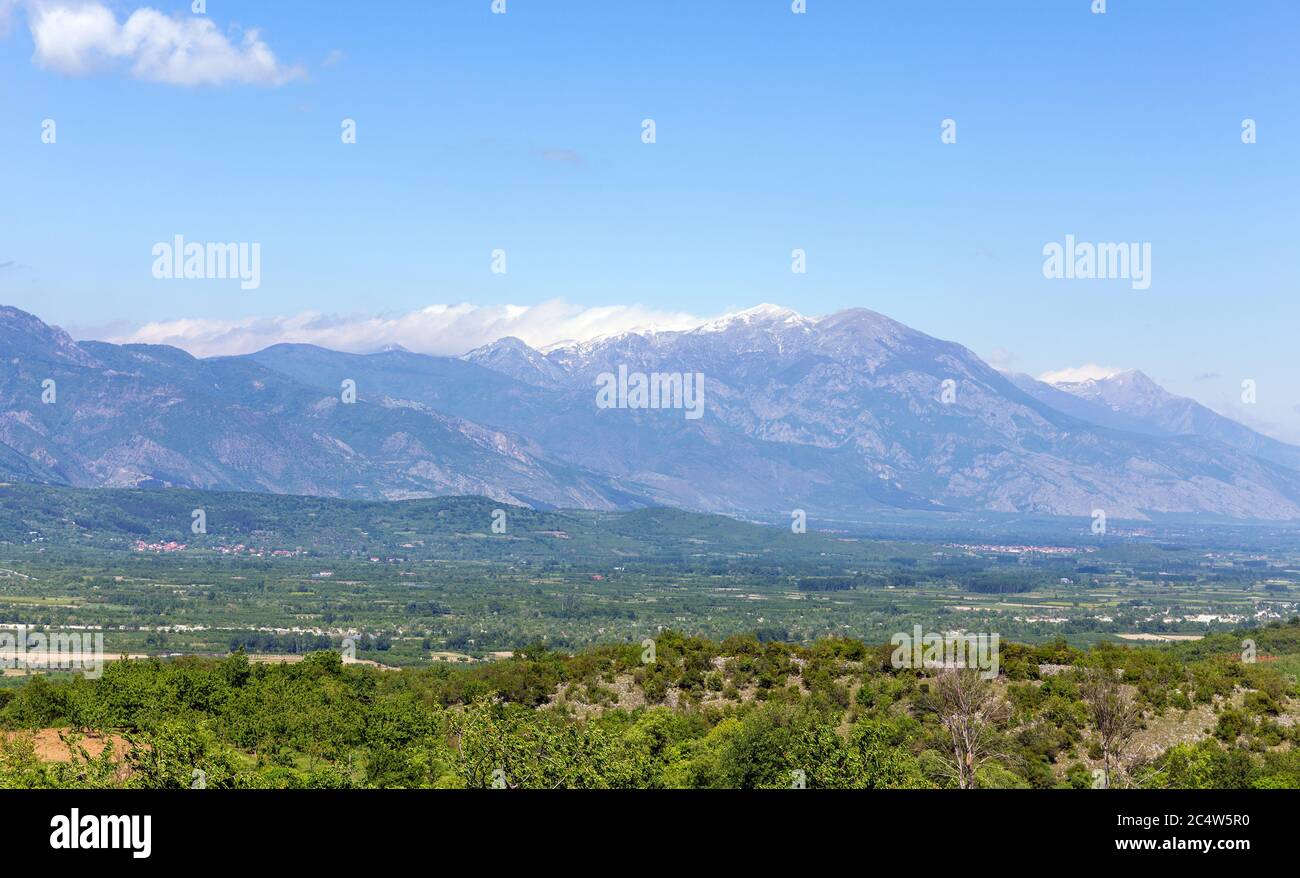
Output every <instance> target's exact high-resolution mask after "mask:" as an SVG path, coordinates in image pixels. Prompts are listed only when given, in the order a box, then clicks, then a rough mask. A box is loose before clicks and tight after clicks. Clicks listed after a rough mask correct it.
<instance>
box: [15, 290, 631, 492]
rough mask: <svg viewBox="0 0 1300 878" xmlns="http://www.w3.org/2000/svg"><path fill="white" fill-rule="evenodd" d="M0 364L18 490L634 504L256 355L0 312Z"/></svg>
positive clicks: (488, 433) (480, 438) (514, 451)
mask: <svg viewBox="0 0 1300 878" xmlns="http://www.w3.org/2000/svg"><path fill="white" fill-rule="evenodd" d="M0 351H3V355H2V356H0V467H4V468H5V470H7V471H8V473H9V474H10V475H14V476H17V477H22V478H32V479H36V480H42V481H51V482H57V483H63V484H70V485H77V486H97V487H98V486H115V487H122V486H135V485H148V484H158V485H178V486H186V487H197V488H221V489H230V490H243V491H271V492H276V493H297V494H318V495H325V496H346V497H360V498H386V499H393V498H404V497H420V496H434V495H441V494H483V495H485V496H490V497H494V498H497V499H501V500H505V501H513V502H522V503H529V504H542V505H556V506H579V507H592V508H611V507H616V506H627V505H635V504H636V498H635V496H634V495H632V494H630V493H629V492H628V491H626V490H624V489H621V488H618V487H615V486H613V485H612V484H610V483H609V482H608V480H606V479H604V478H603V477H601V476H599V475H597V474H594V473H590V472H587V471H584V470H582V469H580V468H576V467H573V466H570V465H567V464H563V463H559V462H556V461H551V460H547V459H546V457H545V455H544V454H542V453H541V452H540V450H539V449H537V448H536V447H535V446H534V445H533V444H532V443H529V442H528V441H527V440H523V439H520V438H519V437H514V436H509V435H507V434H505V433H502V432H500V431H497V430H489V429H486V428H484V427H482V426H480V425H478V424H474V423H470V422H467V421H464V420H462V419H459V418H456V417H454V416H450V415H447V414H443V413H441V412H437V411H433V410H431V409H429V408H427V407H424V406H419V405H415V404H411V403H402V402H394V401H392V400H390V399H387V398H382V399H381V398H379V396H378V394H377V393H375V392H373V391H371V390H370V389H369V388H367V387H366V386H365V385H364V384H360V385H359V386H358V401H357V402H356V403H355V404H352V405H346V404H344V403H343V402H342V401H341V394H340V392H339V386H340V380H334V382H333V388H332V391H333V392H326V391H324V390H322V389H318V388H316V387H311V386H308V385H306V384H303V383H300V382H298V381H295V380H293V379H292V377H290V376H288V375H285V374H283V373H281V372H276V371H272V370H270V369H267V368H265V367H263V366H261V365H258V364H257V363H256V362H255V361H254V360H252V359H250V358H223V359H211V360H198V359H195V358H194V357H191V356H190V355H189V354H187V353H185V352H183V351H180V350H178V349H176V348H171V347H161V346H151V345H126V346H117V345H111V344H105V343H102V342H82V343H80V344H74V343H73V342H72V341H71V340H70V339H69V338H68V337H67V335H66V334H64V333H63V332H62V331H60V330H57V329H52V328H50V327H46V326H44V324H41V323H40V322H39V321H35V318H32V317H31V316H30V315H27V314H24V313H22V312H20V311H16V310H14V309H0ZM325 353H329V352H325ZM331 356H334V355H332V354H331ZM375 356H376V357H380V358H382V357H400V356H410V355H402V354H379V355H375ZM449 362H451V363H453V364H454V365H455V366H459V367H462V368H465V369H470V368H472V367H470V366H468V365H467V364H463V363H456V362H455V361H449ZM485 375H486V377H487V378H489V379H491V378H493V377H495V376H493V375H492V373H485ZM47 379H50V380H53V381H54V385H53V386H54V390H55V393H56V399H55V401H54V402H53V403H52V404H46V403H44V402H43V401H42V382H44V381H45V380H47ZM15 461H20V462H24V463H25V464H26V466H27V469H28V471H27V472H23V471H22V470H21V469H20V467H19V466H18V465H16V464H15Z"/></svg>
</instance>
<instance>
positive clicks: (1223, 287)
mask: <svg viewBox="0 0 1300 878" xmlns="http://www.w3.org/2000/svg"><path fill="white" fill-rule="evenodd" d="M42 4H43V6H42ZM85 5H86V4H85V3H83V2H81V0H30V2H27V0H17V2H16V3H15V0H0V8H5V7H8V19H9V23H8V28H7V31H8V32H7V36H5V37H3V38H0V119H3V121H4V124H3V125H0V175H2V177H3V181H4V182H3V185H4V192H5V195H4V204H5V209H4V210H3V211H0V266H3V267H0V302H3V303H5V304H12V305H16V306H18V307H20V308H23V309H25V310H29V311H32V312H34V313H36V314H38V315H39V316H41V317H42V318H43V319H46V320H47V321H49V322H53V323H58V324H61V325H64V326H67V327H69V328H70V329H72V330H73V331H74V333H76V334H78V335H81V336H93V337H114V338H120V337H132V336H133V333H134V332H135V330H136V329H137V328H138V327H140V326H142V325H144V324H147V323H151V322H167V326H168V327H169V328H168V333H169V334H168V335H167V336H166V337H175V338H180V339H183V338H184V337H185V336H184V333H185V332H186V331H187V329H186V327H190V328H193V327H199V330H196V331H201V332H207V333H209V335H210V334H211V330H212V327H217V328H218V329H220V328H221V327H228V328H230V330H231V332H230V335H229V337H232V338H234V337H238V329H239V327H240V326H243V325H244V324H243V323H242V321H247V320H249V319H251V318H268V319H269V318H288V317H292V315H299V314H302V313H303V312H316V313H319V314H324V315H337V318H338V319H337V321H336V322H337V323H339V324H342V325H347V324H348V323H349V321H355V320H357V319H360V318H362V317H371V316H375V315H379V316H383V317H387V318H391V319H393V320H394V321H395V322H394V324H393V325H397V326H400V325H401V318H402V315H409V314H411V313H412V312H418V311H420V309H424V308H427V307H428V306H431V305H436V304H453V303H461V302H467V303H472V304H473V305H475V306H477V307H478V308H480V309H493V308H495V309H496V310H491V312H490V313H492V314H494V315H498V316H499V315H501V314H503V313H510V314H513V313H516V312H504V311H502V310H501V309H500V308H499V307H498V306H502V305H506V304H510V305H518V306H525V307H526V306H537V305H539V304H540V303H543V302H554V300H557V299H559V300H563V301H564V302H566V303H568V306H567V308H564V307H560V308H558V309H554V310H552V311H545V310H539V311H536V312H534V313H535V315H538V316H545V315H548V314H559V315H562V316H563V320H561V319H560V318H558V317H557V318H556V321H557V323H560V324H562V325H563V327H564V329H565V330H566V332H567V331H568V330H572V329H573V328H574V327H575V326H576V327H582V328H585V329H587V330H590V331H597V330H599V329H602V328H610V327H612V328H619V327H618V321H619V320H624V321H626V320H628V319H631V317H629V316H628V315H632V316H633V317H637V318H640V317H642V316H646V315H649V316H665V315H666V316H672V315H682V314H688V315H698V316H700V317H710V316H715V315H717V314H720V313H723V312H725V311H728V310H733V309H737V308H744V307H748V306H751V305H755V304H757V303H759V302H775V303H779V304H783V305H787V306H790V307H793V308H795V309H797V310H799V311H801V312H803V313H805V314H812V315H816V314H822V313H829V312H832V311H835V310H838V309H841V308H847V307H868V308H872V309H874V310H877V311H880V312H882V313H885V314H887V315H889V316H891V317H893V318H895V319H898V320H901V321H903V322H904V323H907V324H909V325H911V326H914V327H916V328H918V329H920V330H923V331H925V332H928V333H930V334H932V335H936V336H940V337H943V338H950V339H954V340H957V341H960V342H962V343H964V344H966V345H967V346H969V347H971V348H972V349H973V350H975V351H976V352H977V353H979V354H981V355H982V356H984V357H986V358H988V359H990V360H991V361H993V362H995V364H996V365H999V366H1002V367H1008V368H1012V369H1015V370H1018V371H1024V372H1030V373H1032V374H1040V373H1043V372H1046V371H1049V370H1058V369H1063V368H1067V367H1077V366H1082V365H1083V364H1086V363H1094V364H1100V365H1102V366H1110V367H1117V368H1118V367H1137V368H1141V369H1143V370H1144V371H1146V372H1147V373H1148V374H1150V375H1151V376H1152V377H1153V378H1155V379H1156V380H1158V381H1160V382H1161V383H1163V384H1164V385H1165V386H1167V387H1168V388H1169V389H1171V390H1173V391H1175V392H1179V393H1183V394H1186V395H1190V396H1194V397H1196V398H1198V399H1200V400H1201V401H1202V402H1205V403H1207V404H1209V405H1211V406H1213V407H1215V408H1217V409H1219V410H1221V411H1224V412H1226V413H1229V414H1232V415H1233V416H1235V417H1238V418H1240V419H1242V420H1244V421H1247V422H1249V423H1251V424H1252V425H1254V426H1256V427H1258V428H1260V429H1263V430H1265V431H1266V432H1270V433H1272V434H1274V435H1277V436H1279V437H1281V438H1287V439H1290V440H1292V441H1300V368H1298V367H1297V365H1296V364H1297V358H1296V356H1295V353H1294V349H1295V345H1296V333H1297V327H1300V295H1297V294H1298V293H1300V290H1298V289H1297V288H1298V287H1300V281H1297V266H1298V265H1300V258H1298V257H1300V245H1298V244H1297V240H1296V236H1297V231H1300V223H1298V222H1297V211H1296V204H1297V203H1300V198H1298V196H1300V170H1298V169H1300V162H1297V159H1298V158H1300V147H1298V144H1300V90H1298V88H1297V86H1300V53H1297V52H1296V50H1295V47H1296V45H1297V43H1300V4H1297V3H1295V2H1294V0H1259V2H1250V3H1242V4H1235V3H1234V4H1229V3H1223V2H1217V0H1216V2H1210V0H1181V2H1173V0H1170V2H1156V0H1108V2H1107V11H1106V13H1105V14H1104V15H1096V14H1093V13H1092V12H1091V11H1090V8H1089V7H1090V0H1023V2H1017V0H1005V2H1004V0H993V2H955V0H949V2H926V0H908V2H874V0H852V2H851V0H808V12H807V14H805V15H794V14H792V13H791V11H790V4H789V2H788V0H734V2H726V0H690V2H687V0H682V2H672V0H654V2H648V0H647V2H633V0H626V2H605V0H507V10H508V11H507V13H506V14H505V15H494V14H492V12H491V8H490V6H491V2H490V0H434V2H422V3H415V2H383V3H373V4H365V5H364V6H363V5H360V4H355V3H346V2H341V0H340V2H333V0H316V2H311V3H307V2H288V0H284V2H276V3H251V2H237V0H209V2H208V4H207V7H208V10H207V15H206V16H205V18H206V19H207V20H209V21H210V22H211V24H212V27H213V31H214V33H215V35H216V36H217V37H218V38H220V39H225V40H228V42H229V45H230V46H233V47H234V49H233V51H234V52H235V53H236V57H235V58H234V60H233V61H231V60H230V59H229V58H226V59H225V61H223V60H222V59H221V58H217V60H216V61H214V62H213V64H212V65H211V66H205V67H201V68H193V69H186V70H182V71H181V72H177V71H176V69H174V68H173V67H166V66H163V67H159V66H157V65H155V64H153V62H154V61H156V59H152V58H149V57H146V56H145V55H144V54H142V53H141V52H136V51H135V50H133V49H131V48H123V44H122V43H121V42H120V41H119V42H113V43H108V42H105V43H103V44H101V45H96V44H93V43H92V44H89V45H88V44H85V43H84V40H83V42H80V43H79V42H77V37H76V35H75V34H72V33H63V32H59V31H58V30H57V27H56V25H57V20H56V19H47V21H53V22H55V23H54V24H51V25H50V29H49V30H46V31H43V32H42V33H43V37H42V39H43V40H45V42H43V43H42V44H41V45H39V46H38V45H37V42H36V34H35V32H34V31H33V22H34V21H36V20H37V16H38V15H40V14H47V15H48V14H49V12H50V10H51V8H53V9H54V10H55V11H58V10H59V9H61V8H63V7H68V8H78V9H84V7H85ZM92 5H95V6H97V7H102V8H105V9H106V10H107V11H108V12H109V13H110V14H111V16H112V21H114V22H116V23H119V24H120V23H124V22H126V21H127V20H128V16H130V15H131V14H132V13H136V12H138V11H139V10H140V9H141V7H142V4H140V3H137V2H135V0H121V2H99V3H93V4H92ZM152 6H153V8H156V9H157V10H159V11H160V12H161V13H164V14H165V15H166V16H172V17H174V19H175V22H177V24H175V25H174V26H175V27H183V26H185V22H186V21H188V20H190V19H192V18H193V15H192V13H191V12H190V4H189V2H183V3H182V2H158V3H153V4H152ZM37 7H42V8H41V9H38V8H37ZM153 25H155V26H156V27H157V28H158V31H157V32H162V30H165V28H166V27H168V26H169V25H165V24H159V23H158V22H153ZM254 28H255V29H257V32H258V36H257V39H258V40H260V41H261V44H262V45H263V46H264V48H265V50H266V52H269V53H270V54H271V55H272V56H273V58H272V60H271V61H270V62H269V66H268V62H267V60H266V56H265V55H260V56H258V58H257V59H255V60H256V61H257V63H254V62H253V60H249V59H248V58H245V57H244V56H239V55H238V53H239V52H240V51H242V50H243V48H244V47H245V45H246V44H245V43H244V40H245V35H246V34H247V32H248V30H249V29H254ZM151 32H152V31H151ZM209 36H211V35H209ZM105 39H106V40H107V39H108V37H106V38H105ZM114 39H117V38H116V37H114ZM61 40H62V42H60V41H61ZM106 46H110V47H112V51H107V50H105V47H106ZM218 48H219V47H218ZM133 52H134V54H133ZM218 54H220V53H218ZM191 60H193V59H191ZM246 61H247V63H245V62H246ZM227 62H228V63H227ZM223 65H224V66H223ZM241 65H243V66H241ZM250 70H251V72H250ZM214 71H215V72H214ZM187 77H189V79H194V78H195V77H197V79H198V80H199V81H198V82H192V81H181V80H186V78H187ZM204 77H207V78H208V79H209V80H224V81H218V82H215V83H211V82H207V81H204ZM344 118H352V119H355V120H356V124H357V143H356V144H353V145H345V144H343V143H341V141H340V136H339V134H340V123H341V120H342V119H344ZM645 118H653V119H654V120H655V122H656V126H657V142H656V143H654V144H653V145H647V144H644V143H642V140H641V121H642V120H643V119H645ZM1246 118H1250V119H1254V120H1256V123H1257V125H1258V142H1257V143H1254V144H1250V145H1247V144H1243V143H1242V142H1241V137H1240V134H1241V124H1242V120H1243V119H1246ZM45 119H53V120H54V121H55V123H56V125H57V143H55V144H46V143H42V141H41V130H42V128H41V126H42V122H43V120H45ZM944 119H953V120H955V121H956V124H957V142H956V143H955V144H944V143H941V141H940V125H941V122H942V120H944ZM177 234H183V235H184V236H185V237H186V238H187V239H188V240H191V241H248V242H258V243H259V244H260V246H261V254H262V256H261V260H262V279H261V286H260V287H259V288H257V289H255V290H241V289H240V287H239V285H238V282H234V281H221V280H211V281H197V282H188V283H177V282H174V281H166V280H158V279H155V278H154V277H153V276H152V275H151V267H152V263H153V257H152V255H151V248H152V246H153V245H154V244H155V243H156V242H161V241H170V240H172V238H173V236H175V235H177ZM1067 234H1072V235H1074V236H1075V237H1076V238H1077V239H1078V240H1080V241H1117V242H1130V241H1132V242H1149V243H1150V244H1151V247H1152V283H1151V286H1150V288H1149V289H1146V290H1135V289H1133V288H1132V285H1131V284H1130V283H1129V282H1127V281H1123V280H1049V279H1046V278H1044V276H1043V272H1042V266H1043V255H1042V250H1043V247H1044V245H1045V244H1046V243H1048V242H1053V241H1056V242H1060V241H1063V240H1064V237H1065V236H1066V235H1067ZM496 248H502V249H504V250H505V251H506V253H507V258H508V272H507V273H506V274H504V275H503V274H493V273H492V272H491V271H490V270H489V268H490V254H491V251H492V250H494V249H496ZM794 248H802V249H804V250H805V251H806V252H807V259H808V271H807V273H806V274H802V275H800V274H794V273H792V272H791V271H790V253H791V250H792V249H794ZM630 306H639V307H637V308H630ZM552 307H553V308H554V306H552ZM588 309H597V310H588ZM599 309H607V310H599ZM620 309H621V310H620ZM611 315H612V316H611ZM619 315H622V316H619ZM606 318H608V320H606ZM673 319H679V320H680V319H685V318H681V317H674V318H673ZM181 320H185V321H206V322H204V323H189V324H177V323H174V322H173V321H181ZM603 320H606V323H608V324H609V325H608V326H607V325H606V323H603V322H602V321H603ZM610 321H612V322H610ZM507 323H508V321H505V322H502V321H498V322H496V323H494V324H493V325H506V324H507ZM281 325H282V324H279V323H272V324H271V326H272V327H273V328H272V330H271V331H272V332H274V331H276V330H275V329H274V327H276V326H281ZM373 325H374V324H371V326H372V327H373ZM384 325H387V324H384ZM575 331H576V330H575ZM540 332H541V330H538V329H537V328H536V326H534V327H533V338H538V337H540V336H539V333H540ZM177 333H179V335H177ZM541 334H543V335H544V333H541ZM225 338H227V336H225V335H222V336H220V338H219V340H218V342H216V345H217V347H220V344H222V343H225V342H224V341H221V340H220V339H225ZM367 338H369V336H367ZM439 338H440V339H444V337H443V336H439ZM209 341H210V339H209ZM231 343H233V342H231ZM444 343H445V339H444V340H443V341H440V342H439V344H440V345H441V344H444ZM408 346H410V345H409V344H408ZM194 347H195V348H196V349H200V350H211V349H214V348H207V349H205V348H203V347H202V346H201V345H199V344H198V343H196V344H195V345H194ZM439 352H442V351H439ZM1245 378H1252V379H1254V380H1256V381H1257V384H1258V388H1259V390H1258V400H1259V401H1258V403H1257V404H1256V405H1253V406H1243V405H1241V404H1240V401H1239V394H1240V384H1241V381H1242V380H1243V379H1245Z"/></svg>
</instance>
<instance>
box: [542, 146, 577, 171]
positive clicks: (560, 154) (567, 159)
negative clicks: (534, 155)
mask: <svg viewBox="0 0 1300 878" xmlns="http://www.w3.org/2000/svg"><path fill="white" fill-rule="evenodd" d="M538 154H539V155H541V157H542V158H544V159H546V160H547V161H548V162H564V163H566V164H570V165H574V166H576V167H579V168H580V167H582V166H583V165H584V164H585V163H586V162H585V160H584V159H583V157H582V154H581V153H578V152H576V151H575V150H572V149H554V148H547V149H540V150H538Z"/></svg>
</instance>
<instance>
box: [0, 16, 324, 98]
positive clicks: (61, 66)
mask: <svg viewBox="0 0 1300 878" xmlns="http://www.w3.org/2000/svg"><path fill="white" fill-rule="evenodd" d="M2 2H4V0H0V3H2ZM27 24H28V27H29V28H30V29H31V32H32V40H33V42H34V43H35V44H36V54H35V56H34V60H35V61H36V63H37V64H39V65H40V66H42V67H45V68H47V69H50V70H56V71H58V72H60V73H66V74H69V75H71V76H83V75H86V74H88V73H93V72H95V71H96V70H98V69H100V68H102V67H106V66H112V65H114V64H126V65H129V68H130V71H131V75H132V76H134V77H135V78H137V79H143V80H147V81H150V82H164V83H168V84H171V85H221V84H224V83H242V84H255V85H281V84H283V83H285V82H288V81H289V80H291V79H295V78H297V77H298V76H301V75H302V70H301V68H299V67H286V66H284V65H282V64H281V63H280V62H279V61H278V60H276V57H275V54H274V53H273V52H272V51H271V49H270V47H268V46H267V44H266V43H265V42H263V41H262V39H261V36H260V35H259V33H258V31H256V30H247V31H244V32H243V34H242V37H240V38H239V39H238V44H236V43H235V42H232V40H231V39H230V38H229V37H227V36H226V35H225V34H223V33H222V32H221V31H220V30H218V29H217V26H216V24H214V23H213V21H212V19H210V18H208V17H207V16H202V15H195V16H184V17H182V16H175V17H173V16H168V15H166V14H164V13H162V12H159V11H158V10H157V9H151V8H149V7H143V8H141V9H137V10H135V11H134V12H132V13H131V14H130V15H129V16H128V17H127V19H126V20H125V21H124V22H121V23H119V22H118V20H117V16H116V15H115V14H114V13H113V11H112V10H110V9H109V8H108V7H107V6H105V5H104V4H103V3H100V2H98V0H30V2H29V3H28V4H27Z"/></svg>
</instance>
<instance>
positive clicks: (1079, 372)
mask: <svg viewBox="0 0 1300 878" xmlns="http://www.w3.org/2000/svg"><path fill="white" fill-rule="evenodd" d="M1124 371H1127V370H1125V369H1115V368H1112V367H1110V366H1098V365H1097V364H1096V363H1087V364H1086V365H1083V366H1077V367H1074V368H1069V369H1058V370H1057V371H1055V372H1044V373H1043V374H1042V375H1039V376H1038V380H1039V381H1045V382H1046V383H1048V384H1067V383H1070V382H1073V381H1100V380H1101V379H1103V378H1110V377H1111V376H1112V375H1118V374H1119V373H1120V372H1124Z"/></svg>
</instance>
